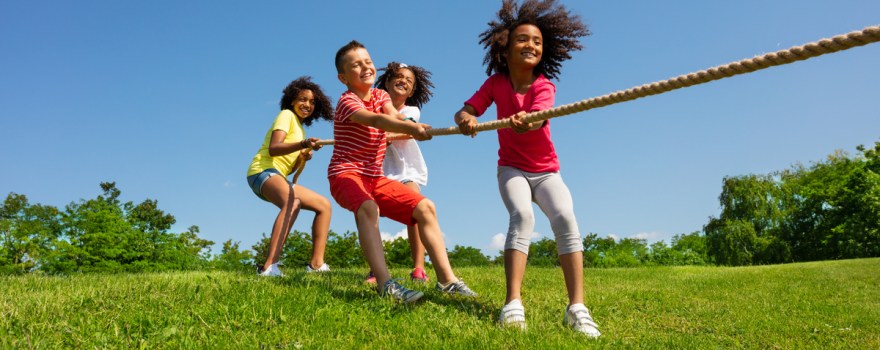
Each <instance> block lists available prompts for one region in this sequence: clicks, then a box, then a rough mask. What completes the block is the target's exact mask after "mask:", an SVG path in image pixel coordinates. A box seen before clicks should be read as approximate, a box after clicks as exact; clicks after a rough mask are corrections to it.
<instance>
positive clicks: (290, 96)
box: [280, 76, 333, 126]
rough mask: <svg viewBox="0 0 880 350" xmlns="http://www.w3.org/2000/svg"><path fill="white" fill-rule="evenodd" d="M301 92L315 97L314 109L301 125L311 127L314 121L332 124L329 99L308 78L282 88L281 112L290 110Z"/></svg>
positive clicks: (302, 78)
mask: <svg viewBox="0 0 880 350" xmlns="http://www.w3.org/2000/svg"><path fill="white" fill-rule="evenodd" d="M303 90H311V91H312V94H314V95H315V107H314V109H313V110H312V114H310V115H309V116H308V117H306V118H305V119H303V120H302V123H303V125H305V126H309V125H312V121H314V120H315V119H324V120H327V121H330V122H332V121H333V105H331V104H330V99H329V98H327V95H325V94H324V91H323V90H321V86H319V85H318V84H315V83H313V82H312V77H309V76H304V77H299V78H296V80H294V81H291V82H290V84H288V85H287V87H286V88H284V93H283V94H282V95H281V103H280V104H281V110H282V111H283V110H285V109H291V110H292V108H293V101H294V100H296V97H297V96H298V95H299V93H300V91H303Z"/></svg>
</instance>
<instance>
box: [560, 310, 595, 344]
mask: <svg viewBox="0 0 880 350" xmlns="http://www.w3.org/2000/svg"><path fill="white" fill-rule="evenodd" d="M562 323H564V324H566V325H567V326H569V327H571V328H572V329H574V330H576V331H578V332H581V333H583V334H586V335H587V336H588V337H590V338H598V337H599V335H601V334H602V333H599V325H597V324H596V322H595V321H593V317H592V316H590V310H589V309H587V307H586V306H584V304H574V305H569V306H568V307H567V308H565V316H563V317H562Z"/></svg>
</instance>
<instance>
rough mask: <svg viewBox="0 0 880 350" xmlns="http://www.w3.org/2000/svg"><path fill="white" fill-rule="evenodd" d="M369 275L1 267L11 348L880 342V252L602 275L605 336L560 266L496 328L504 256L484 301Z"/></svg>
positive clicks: (480, 287) (0, 294)
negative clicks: (396, 294)
mask: <svg viewBox="0 0 880 350" xmlns="http://www.w3.org/2000/svg"><path fill="white" fill-rule="evenodd" d="M365 272H366V271H365V270H360V269H349V270H336V271H333V272H330V273H325V274H305V273H304V272H299V271H294V269H287V270H286V273H287V276H286V277H284V278H280V279H271V278H260V277H258V276H256V275H251V274H245V273H231V272H179V273H158V274H120V275H101V274H92V275H75V276H68V277H46V276H20V277H0V347H2V348H23V349H26V348H59V347H63V348H135V347H137V348H181V347H184V348H236V349H240V348H261V347H262V348H321V347H326V348H389V347H391V346H394V347H402V348H439V347H448V348H534V349H541V348H584V347H589V348H603V347H614V348H620V347H623V348H638V347H647V348H695V349H705V348H737V347H745V348H760V349H767V348H784V349H802V348H815V349H826V348H865V349H877V348H880V273H878V272H880V259H862V260H847V261H829V262H815V263H802V264H789V265H773V266H758V267H739V268H723V267H663V268H634V269H591V270H587V271H586V272H585V285H586V294H587V302H586V304H587V306H588V307H589V308H590V309H591V311H592V312H593V316H594V318H595V319H596V321H597V322H598V323H599V325H600V329H601V331H602V332H603V335H602V337H601V338H600V339H598V340H590V339H587V338H585V337H583V336H580V335H578V334H576V333H574V332H572V331H569V330H567V329H566V328H564V327H563V326H562V324H561V319H562V311H563V308H564V307H565V304H566V297H565V292H564V290H565V289H564V285H563V282H562V273H561V271H560V270H559V269H545V268H533V267H530V268H529V269H528V270H527V271H526V281H525V285H524V304H525V306H526V317H527V321H528V331H525V332H520V331H516V330H506V329H501V328H499V327H498V326H497V325H496V323H495V320H496V318H497V315H498V312H499V309H500V307H501V303H502V301H503V298H504V272H503V270H502V269H501V268H499V267H493V268H460V269H457V274H458V275H459V276H460V277H461V278H463V279H464V280H465V281H467V283H468V284H469V285H470V286H471V287H472V288H473V289H474V290H475V291H476V292H478V293H480V294H481V296H480V297H479V298H476V299H462V298H450V297H447V296H444V295H441V294H439V293H437V292H435V291H434V290H433V285H411V286H414V287H415V288H417V289H420V290H423V291H425V292H426V296H425V298H424V301H422V302H420V303H418V304H416V305H414V306H402V305H397V304H395V303H393V302H391V301H389V300H387V299H382V298H379V297H377V295H376V293H375V291H373V290H372V289H371V288H370V287H369V286H368V285H365V284H363V282H362V281H363V275H364V273H365ZM393 272H394V274H395V275H397V276H406V273H407V271H405V270H395V271H393ZM430 277H431V278H432V281H435V280H436V279H435V276H433V275H431V276H430Z"/></svg>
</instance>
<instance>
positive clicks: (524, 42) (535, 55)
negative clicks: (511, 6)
mask: <svg viewBox="0 0 880 350" xmlns="http://www.w3.org/2000/svg"><path fill="white" fill-rule="evenodd" d="M543 41H544V37H543V36H542V35H541V30H540V29H538V27H536V26H535V25H533V24H523V25H520V26H518V27H516V28H514V30H513V32H512V33H511V34H510V43H509V44H508V49H507V60H508V65H510V66H514V65H517V66H518V65H526V66H530V67H534V66H537V65H538V63H540V62H541V53H542V52H543V50H544V46H543Z"/></svg>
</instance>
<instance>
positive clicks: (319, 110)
mask: <svg viewBox="0 0 880 350" xmlns="http://www.w3.org/2000/svg"><path fill="white" fill-rule="evenodd" d="M316 119H323V120H327V121H332V120H333V107H331V105H330V99H328V98H327V96H326V95H324V92H323V91H322V90H321V87H320V86H318V84H315V83H313V82H312V81H311V77H300V78H298V79H296V80H294V81H292V82H291V83H290V84H289V85H287V88H285V89H284V93H283V95H282V96H281V112H280V113H278V116H277V117H275V122H274V123H273V124H272V127H271V128H269V131H268V132H267V133H266V137H265V139H264V140H263V145H262V146H261V147H260V150H259V151H258V152H257V154H256V155H255V156H254V159H253V161H252V162H251V166H250V168H248V173H247V180H248V185H250V187H251V190H253V191H254V194H256V195H257V197H260V199H263V200H265V201H268V202H271V203H272V204H275V206H277V207H278V208H279V209H281V211H280V212H279V213H278V217H276V218H275V224H274V225H273V226H272V236H271V238H270V241H269V256H268V258H267V259H266V262H265V263H264V264H263V266H262V269H261V272H260V275H262V276H283V275H284V274H282V273H281V270H280V269H279V268H278V258H279V257H280V255H281V249H282V247H284V241H285V240H286V239H287V235H288V234H289V233H290V228H291V227H293V222H294V221H295V220H296V216H297V214H298V213H299V209H300V207H302V208H304V209H306V210H311V211H314V212H315V219H314V221H313V222H312V244H313V245H312V259H311V261H310V262H309V264H307V265H306V271H307V272H323V271H330V267H329V266H327V264H326V263H324V248H325V247H326V245H327V233H328V230H329V229H330V215H331V209H330V208H331V206H330V201H329V200H327V198H325V197H323V196H321V195H319V194H317V193H316V192H314V191H312V190H310V189H308V188H306V187H305V186H302V185H295V187H296V195H294V184H292V183H290V182H288V181H287V175H289V174H290V173H292V172H293V171H294V170H295V169H296V165H297V164H298V162H304V161H306V160H308V159H311V157H312V150H318V149H320V148H321V146H320V145H318V144H317V142H318V139H316V138H308V139H307V138H305V131H304V130H303V125H305V126H309V125H311V124H312V121H314V120H316ZM275 175H279V176H275Z"/></svg>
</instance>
